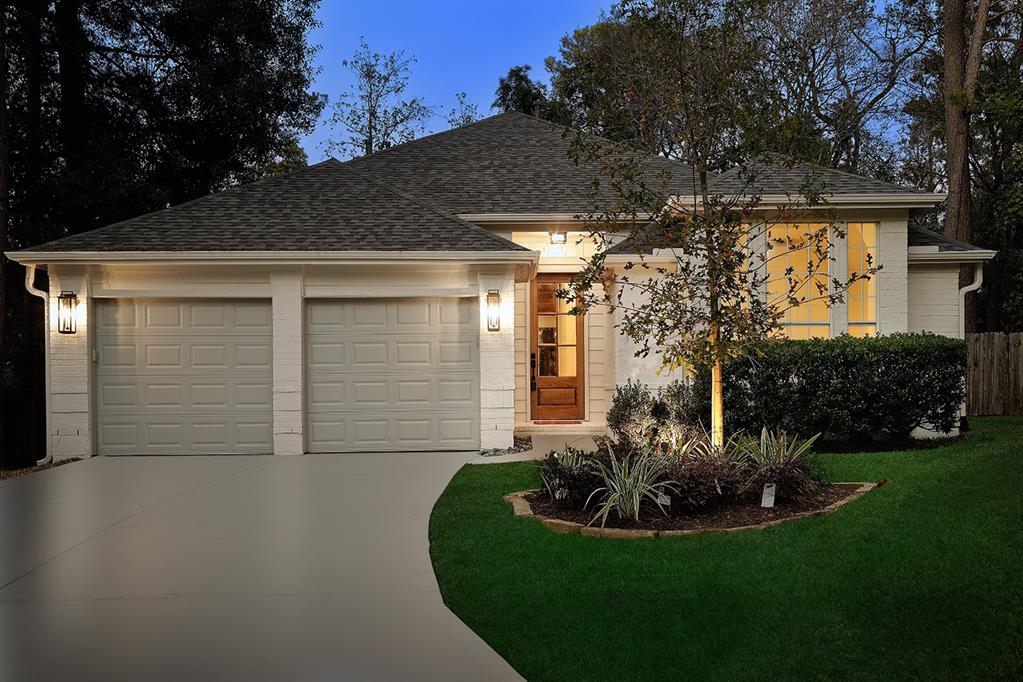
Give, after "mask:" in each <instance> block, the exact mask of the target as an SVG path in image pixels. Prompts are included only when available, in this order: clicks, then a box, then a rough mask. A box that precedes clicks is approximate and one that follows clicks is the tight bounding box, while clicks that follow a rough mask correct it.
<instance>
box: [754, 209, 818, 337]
mask: <svg viewBox="0 0 1023 682" xmlns="http://www.w3.org/2000/svg"><path fill="white" fill-rule="evenodd" d="M824 227H826V225H824V224H813V223H811V224H787V225H774V226H772V227H771V228H770V229H769V230H768V233H767V238H768V254H767V257H768V262H767V275H768V282H767V302H768V303H769V304H770V305H773V306H776V307H777V308H780V309H783V310H784V311H785V312H784V314H783V315H782V318H781V324H782V334H784V335H785V336H787V337H788V338H790V339H811V338H827V337H828V336H830V332H831V324H830V321H831V316H830V314H829V310H828V304H827V301H826V300H825V299H824V298H823V296H824V295H826V294H827V291H828V259H827V258H826V257H825V258H823V261H822V259H821V255H820V254H819V253H818V247H819V248H821V249H826V248H827V239H828V236H827V232H824V233H822V234H821V235H820V236H819V240H818V241H817V243H815V242H814V237H815V236H816V235H817V232H818V231H820V230H821V229H822V228H824ZM819 261H822V262H819ZM789 268H791V269H792V271H791V272H788V271H789ZM811 270H812V271H813V277H812V278H811V277H810V275H809V273H810V271H811ZM790 280H792V281H791V282H790ZM792 284H796V285H798V286H797V288H796V289H795V290H793V291H792V292H791V295H792V297H793V298H795V299H797V300H799V301H800V303H799V305H797V306H790V305H789V303H787V299H788V295H789V293H790V291H789V289H790V287H791V286H792ZM821 287H823V291H824V294H822V293H821Z"/></svg>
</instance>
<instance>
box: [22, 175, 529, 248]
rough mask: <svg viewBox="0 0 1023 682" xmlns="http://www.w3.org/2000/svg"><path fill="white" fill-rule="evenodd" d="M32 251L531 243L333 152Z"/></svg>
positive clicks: (510, 244)
mask: <svg viewBox="0 0 1023 682" xmlns="http://www.w3.org/2000/svg"><path fill="white" fill-rule="evenodd" d="M30 250H31V251H526V250H528V249H525V248H524V247H521V246H519V245H517V244H515V243H513V242H511V241H508V240H507V239H504V238H503V237H500V236H498V235H496V234H494V233H492V232H490V231H488V230H485V229H483V228H481V227H478V226H476V225H473V224H471V223H467V222H465V221H464V220H461V219H459V218H456V217H454V216H451V215H449V214H446V213H444V212H443V211H439V210H437V209H435V208H431V207H430V206H428V205H427V204H425V203H423V202H422V201H420V200H419V199H417V198H416V197H413V196H411V195H409V194H407V193H405V192H401V191H398V190H395V189H392V188H389V187H386V186H384V185H383V184H381V183H380V182H378V181H377V180H374V179H372V178H369V177H367V176H366V175H364V174H362V173H360V172H358V171H357V170H356V169H355V168H353V167H350V166H347V165H345V164H342V163H341V162H340V161H337V160H335V159H330V160H327V161H324V162H322V163H318V164H315V165H313V166H309V167H308V168H305V169H303V170H299V171H295V172H292V173H288V174H286V175H281V176H278V177H273V178H267V179H265V180H260V181H257V182H253V183H250V184H248V185H242V186H241V187H236V188H233V189H229V190H226V191H224V192H219V193H217V194H211V195H208V196H205V197H201V198H199V199H195V200H193V201H189V202H187V203H184V204H179V205H177V206H172V207H170V208H166V209H163V210H161V211H155V212H153V213H147V214H145V215H142V216H139V217H137V218H131V219H130V220H125V221H122V222H119V223H114V224H113V225H108V226H106V227H101V228H98V229H95V230H91V231H89V232H83V233H81V234H76V235H72V236H69V237H65V238H63V239H58V240H56V241H52V242H49V243H47V244H43V245H41V246H37V247H34V248H32V249H30Z"/></svg>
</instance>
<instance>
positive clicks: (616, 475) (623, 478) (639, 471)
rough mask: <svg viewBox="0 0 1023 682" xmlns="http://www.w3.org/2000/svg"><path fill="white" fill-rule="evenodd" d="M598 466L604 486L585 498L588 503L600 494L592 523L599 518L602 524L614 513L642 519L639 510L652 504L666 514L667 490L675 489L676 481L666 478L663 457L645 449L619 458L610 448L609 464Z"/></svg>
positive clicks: (633, 518) (666, 468) (636, 519)
mask: <svg viewBox="0 0 1023 682" xmlns="http://www.w3.org/2000/svg"><path fill="white" fill-rule="evenodd" d="M599 467H600V475H601V477H602V478H603V485H602V486H601V487H599V488H597V489H596V490H594V491H593V492H592V493H590V498H589V499H588V500H587V501H586V506H589V504H590V502H591V501H593V498H594V497H595V496H596V497H597V509H596V512H595V513H594V515H593V518H592V519H591V520H590V524H591V525H592V524H593V523H594V522H596V521H597V519H600V525H601V527H603V526H604V525H605V524H606V523H607V518H608V516H610V515H611V514H612V513H614V514H615V515H616V516H617V517H618V518H620V519H632V520H633V521H639V515H640V510H641V509H642V508H645V507H648V506H651V505H652V506H653V507H655V508H656V509H658V510H659V511H660V512H661V513H662V514H667V507H668V504H670V498H669V497H668V496H667V493H669V492H671V491H672V490H673V488H672V483H674V481H671V480H666V478H665V475H666V473H667V470H668V467H667V463H666V462H665V460H664V458H662V457H658V456H656V455H654V454H651V453H649V452H644V453H641V454H638V455H635V456H632V457H622V458H621V459H619V458H618V457H616V456H615V454H614V451H611V453H610V461H609V463H608V464H604V463H603V462H601V463H599ZM665 500H667V502H665Z"/></svg>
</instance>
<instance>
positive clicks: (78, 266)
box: [9, 113, 993, 459]
mask: <svg viewBox="0 0 1023 682" xmlns="http://www.w3.org/2000/svg"><path fill="white" fill-rule="evenodd" d="M570 145H571V139H570V138H569V137H567V136H566V135H565V134H564V133H563V131H562V130H561V129H559V128H556V127H554V126H552V125H551V124H549V123H546V122H543V121H541V120H538V119H535V118H532V117H529V116H525V115H522V114H514V113H512V114H502V115H498V116H494V117H491V118H488V119H484V120H482V121H479V122H477V123H474V124H471V125H468V126H464V127H461V128H457V129H454V130H450V131H447V132H443V133H439V134H436V135H431V136H428V137H424V138H421V139H419V140H416V141H414V142H410V143H407V144H403V145H400V146H397V147H394V148H391V149H388V150H386V151H383V152H379V153H377V154H374V155H372V156H369V157H364V158H360V159H356V160H354V161H350V162H348V163H341V162H338V161H336V160H328V161H324V162H323V163H318V164H316V165H313V166H310V167H309V168H307V169H305V170H300V171H296V172H294V173H290V174H287V175H284V176H280V177H276V178H270V179H266V180H261V181H258V182H255V183H252V184H249V185H245V186H242V187H238V188H235V189H231V190H228V191H225V192H221V193H218V194H215V195H211V196H207V197H203V198H200V199H196V200H194V201H191V202H188V203H185V204H181V205H178V206H174V207H171V208H167V209H164V210H160V211H156V212H154V213H150V214H147V215H143V216H140V217H137V218H132V219H130V220H126V221H124V222H121V223H117V224H114V225H109V226H107V227H102V228H99V229H96V230H92V231H90V232H85V233H82V234H77V235H73V236H69V237H66V238H63V239H59V240H56V241H53V242H49V243H47V244H42V245H40V246H37V247H34V248H30V249H26V250H23V251H18V252H15V253H11V254H9V256H10V257H11V258H13V259H14V260H16V261H17V262H19V263H22V264H24V265H25V266H27V279H26V286H27V287H28V288H29V290H30V291H32V292H33V293H35V294H36V295H38V296H40V297H42V298H44V299H46V300H48V307H47V310H48V314H47V319H48V322H47V327H48V333H47V334H46V337H45V338H46V359H47V365H46V366H47V374H46V376H47V378H46V381H47V395H48V401H47V429H48V433H49V434H50V438H49V447H50V450H51V453H52V455H53V456H54V457H55V458H57V459H62V458H68V457H81V456H88V455H93V454H104V455H113V454H189V453H196V454H202V453H207V454H208V453H218V454H219V453H271V452H272V453H275V454H280V455H294V454H302V453H306V452H344V451H367V450H368V451H373V450H380V451H386V450H444V449H475V448H500V447H505V446H509V445H511V442H512V435H513V433H516V432H522V433H529V432H534V433H535V432H539V431H543V430H545V429H557V430H559V431H566V430H568V431H573V430H574V431H578V432H602V431H603V430H604V415H605V412H606V409H607V407H608V404H609V396H610V394H611V392H612V391H613V389H614V387H615V385H616V384H618V383H621V382H624V381H625V380H626V379H628V378H630V377H636V378H639V379H642V380H644V381H647V382H649V383H657V382H660V381H664V380H665V378H664V377H662V376H659V375H658V374H656V361H655V360H654V359H653V358H647V359H642V358H636V357H634V349H633V347H632V346H631V345H630V342H629V341H628V340H627V339H624V338H622V337H620V336H619V335H618V334H617V333H616V332H615V330H614V319H613V318H612V315H613V313H610V314H609V313H608V312H607V311H604V310H595V311H593V312H591V313H590V314H588V315H586V316H585V317H573V316H571V315H567V314H566V312H567V311H566V306H565V304H564V303H563V302H562V303H560V304H559V302H558V300H557V299H556V297H555V296H554V292H555V291H557V290H558V288H559V287H560V286H561V285H562V284H563V283H564V282H566V281H567V280H568V278H569V277H570V275H571V273H572V272H573V271H575V270H577V269H578V268H579V266H580V256H584V255H586V254H587V253H588V252H591V251H592V249H593V248H596V247H595V246H594V245H593V244H592V243H590V242H589V241H587V240H585V239H581V237H582V236H583V234H584V233H583V232H582V230H583V221H582V219H581V218H580V217H579V216H580V215H581V214H585V213H587V212H588V211H590V210H592V208H593V206H594V204H593V193H592V190H593V188H592V180H593V177H594V168H593V167H591V166H588V165H587V164H585V163H583V164H576V163H575V162H574V161H573V160H572V159H571V158H570V157H569V154H568V152H569V147H570ZM644 163H645V169H646V170H647V171H650V172H656V173H662V172H663V171H665V170H668V171H672V173H673V175H672V177H673V178H679V183H680V185H679V187H678V190H677V191H678V193H679V194H684V192H685V189H684V187H682V184H684V183H683V182H682V179H684V178H691V177H692V172H691V169H688V168H687V167H685V166H682V165H681V164H677V163H675V162H672V161H668V160H666V159H663V158H659V157H651V158H649V159H647V160H646V161H645V162H644ZM820 172H821V175H822V177H823V180H824V181H825V182H826V183H827V185H828V187H829V188H830V192H831V196H830V202H829V203H830V205H831V206H832V207H834V208H835V209H837V210H838V211H840V215H841V219H842V220H843V221H844V222H846V223H847V224H848V227H849V239H848V240H847V241H848V243H847V244H844V243H837V244H836V252H835V260H834V262H833V263H832V264H831V267H832V268H833V274H834V275H836V276H838V275H840V274H842V273H844V272H845V271H847V270H848V269H849V268H852V267H855V266H856V265H857V264H859V263H861V262H863V261H864V259H865V258H866V257H867V254H868V253H869V254H870V255H871V257H872V258H874V259H876V262H879V263H880V264H881V265H882V266H883V270H882V271H881V272H880V273H879V274H878V276H877V277H876V278H875V279H874V280H872V282H871V283H870V285H869V286H865V287H863V288H862V289H861V290H860V291H859V292H858V293H857V294H856V296H850V301H849V303H848V304H846V305H839V306H835V307H833V308H831V309H823V310H817V309H812V310H806V311H802V312H800V313H798V314H794V315H793V316H792V317H791V318H788V319H786V320H785V322H786V330H787V331H788V332H789V334H790V335H791V336H796V337H802V336H822V335H823V336H834V335H838V334H841V333H843V332H847V331H848V332H850V333H855V334H872V333H882V334H883V333H891V332H901V331H918V330H930V331H934V332H937V333H940V334H947V335H950V336H961V335H962V326H961V321H960V319H961V318H960V313H961V307H962V297H963V295H964V292H965V291H967V290H968V289H970V288H971V287H966V288H964V289H960V288H959V283H958V272H959V267H960V265H961V264H963V263H975V264H977V273H978V276H977V280H976V282H975V284H979V281H980V280H979V277H980V267H979V265H980V263H982V262H983V261H984V260H985V259H987V258H990V257H991V256H992V255H993V254H992V253H991V252H989V251H984V250H981V249H977V248H974V247H972V246H970V245H967V244H961V243H958V242H954V241H951V240H948V239H945V238H943V237H941V236H938V235H936V234H933V233H930V232H927V231H924V230H919V229H916V228H914V227H910V226H909V225H908V218H909V214H910V211H912V210H914V209H920V208H927V207H931V206H933V205H934V204H936V203H938V202H940V201H941V200H942V199H943V196H942V195H939V194H927V193H921V192H917V191H912V190H906V189H903V188H899V187H895V186H892V185H888V184H885V183H879V182H876V181H873V180H869V179H866V178H861V177H857V176H853V175H849V174H846V173H839V172H838V171H820ZM804 177H805V174H804V173H800V172H798V171H796V170H789V171H785V170H777V171H776V172H774V173H773V174H771V175H767V176H764V183H765V184H764V186H763V187H760V188H758V190H759V191H760V192H761V193H762V194H763V195H764V204H765V205H768V204H769V203H770V201H771V200H772V195H782V194H784V193H785V192H790V191H794V189H795V188H796V187H798V185H799V183H801V182H802V181H803V179H804ZM673 182H674V180H673ZM714 182H715V183H718V185H716V186H719V187H722V188H727V183H729V182H737V180H736V178H735V176H733V175H731V174H728V173H726V174H723V175H722V176H720V177H718V178H716V179H715V180H714ZM601 191H606V190H601ZM606 198H608V199H610V197H606ZM642 248H643V247H640V246H636V247H635V248H634V249H631V250H630V246H629V244H628V243H625V244H617V245H616V246H614V247H613V252H614V253H613V254H612V255H610V256H609V262H616V260H615V259H617V263H618V264H619V265H621V264H622V263H624V262H625V261H626V260H627V259H629V258H634V257H635V254H634V253H631V251H633V250H641V249H642ZM661 255H663V254H659V253H658V250H657V249H650V250H649V253H648V254H646V256H647V257H648V258H651V259H654V260H656V259H657V258H658V257H660V256H661ZM37 269H45V270H46V271H47V274H48V281H49V290H48V291H40V290H39V289H37V288H36V285H35V282H36V270H37ZM973 288H975V287H973Z"/></svg>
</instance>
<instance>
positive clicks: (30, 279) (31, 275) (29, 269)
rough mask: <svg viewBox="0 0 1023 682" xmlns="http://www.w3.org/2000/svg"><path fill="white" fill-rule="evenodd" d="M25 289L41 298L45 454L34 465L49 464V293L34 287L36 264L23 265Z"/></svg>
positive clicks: (50, 453) (50, 455) (51, 455)
mask: <svg viewBox="0 0 1023 682" xmlns="http://www.w3.org/2000/svg"><path fill="white" fill-rule="evenodd" d="M25 290H26V291H28V293H30V294H32V295H33V296H38V297H39V298H41V299H43V355H44V356H45V357H44V358H43V384H44V386H43V390H44V391H45V392H46V395H45V396H44V397H45V401H44V402H45V405H46V456H45V457H43V458H42V459H40V460H38V461H36V466H40V465H42V464H49V463H50V461H51V460H52V459H53V453H52V451H51V450H50V294H49V292H46V291H43V290H42V289H40V288H38V287H36V266H35V265H27V266H25Z"/></svg>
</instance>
